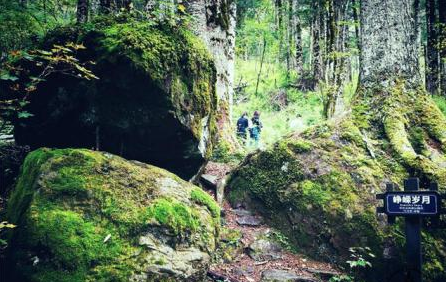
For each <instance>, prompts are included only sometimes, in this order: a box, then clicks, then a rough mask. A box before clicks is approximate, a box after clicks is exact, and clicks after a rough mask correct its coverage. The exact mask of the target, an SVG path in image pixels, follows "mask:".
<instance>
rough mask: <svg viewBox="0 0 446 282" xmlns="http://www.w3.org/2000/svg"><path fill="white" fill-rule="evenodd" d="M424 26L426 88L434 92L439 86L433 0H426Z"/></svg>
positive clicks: (434, 4) (436, 27)
mask: <svg viewBox="0 0 446 282" xmlns="http://www.w3.org/2000/svg"><path fill="white" fill-rule="evenodd" d="M440 2H441V1H440ZM426 27H427V28H426V29H427V30H426V31H427V44H426V89H427V91H428V92H429V93H431V94H435V93H436V92H437V90H438V86H439V77H438V75H439V57H438V48H437V39H438V31H437V30H438V17H437V9H436V1H435V0H426Z"/></svg>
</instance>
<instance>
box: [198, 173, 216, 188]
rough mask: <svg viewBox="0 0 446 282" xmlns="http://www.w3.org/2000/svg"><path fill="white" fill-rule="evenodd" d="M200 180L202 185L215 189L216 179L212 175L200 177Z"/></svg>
mask: <svg viewBox="0 0 446 282" xmlns="http://www.w3.org/2000/svg"><path fill="white" fill-rule="evenodd" d="M200 180H201V181H202V182H203V184H204V185H208V186H210V187H212V188H216V187H217V182H218V177H217V176H215V175H212V174H203V175H201V178H200Z"/></svg>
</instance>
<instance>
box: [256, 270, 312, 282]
mask: <svg viewBox="0 0 446 282" xmlns="http://www.w3.org/2000/svg"><path fill="white" fill-rule="evenodd" d="M261 282H317V280H316V279H314V278H312V277H307V276H300V275H297V274H295V273H294V272H291V271H287V270H281V269H268V270H265V271H263V272H262V280H261Z"/></svg>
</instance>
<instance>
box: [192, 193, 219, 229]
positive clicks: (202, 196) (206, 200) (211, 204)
mask: <svg viewBox="0 0 446 282" xmlns="http://www.w3.org/2000/svg"><path fill="white" fill-rule="evenodd" d="M190 197H191V199H192V200H193V201H195V202H196V203H198V204H200V205H205V206H206V207H207V208H208V209H209V211H210V212H211V214H212V217H213V218H214V219H215V221H216V223H217V224H220V207H219V206H218V204H217V203H216V202H215V201H214V199H212V197H211V196H210V195H209V194H208V193H206V192H204V191H203V190H201V189H200V188H193V189H192V192H191V194H190Z"/></svg>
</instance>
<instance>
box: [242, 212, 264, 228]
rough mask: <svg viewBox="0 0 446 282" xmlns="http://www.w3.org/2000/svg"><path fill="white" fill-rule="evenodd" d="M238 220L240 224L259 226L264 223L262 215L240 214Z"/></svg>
mask: <svg viewBox="0 0 446 282" xmlns="http://www.w3.org/2000/svg"><path fill="white" fill-rule="evenodd" d="M236 221H237V223H238V224H239V225H246V226H259V225H262V224H263V219H262V218H261V217H258V216H253V215H246V216H240V217H238V218H237V219H236Z"/></svg>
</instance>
